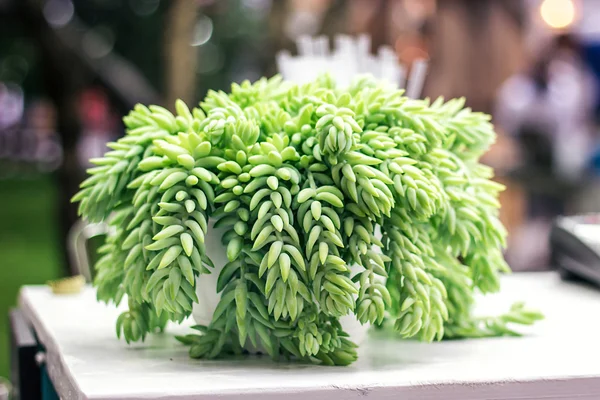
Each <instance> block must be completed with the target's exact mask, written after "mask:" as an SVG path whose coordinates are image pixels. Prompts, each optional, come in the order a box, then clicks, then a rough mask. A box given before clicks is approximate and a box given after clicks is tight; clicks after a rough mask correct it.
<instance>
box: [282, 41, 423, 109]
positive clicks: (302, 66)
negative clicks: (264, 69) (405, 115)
mask: <svg viewBox="0 0 600 400" xmlns="http://www.w3.org/2000/svg"><path fill="white" fill-rule="evenodd" d="M296 47H297V50H298V55H296V56H293V55H292V54H291V53H290V52H289V51H281V52H279V53H278V54H277V57H276V60H277V68H278V70H279V73H280V74H281V76H282V77H283V78H284V79H286V80H290V81H294V82H298V83H305V82H309V81H311V80H313V79H315V78H316V77H317V76H319V75H320V74H322V73H330V74H332V75H333V76H334V78H335V80H336V82H337V83H338V84H339V85H340V86H341V87H344V86H348V85H349V84H350V82H351V81H352V79H353V78H354V77H356V76H359V75H362V74H371V75H373V76H375V77H376V78H378V79H381V80H383V81H387V82H390V83H392V84H395V85H397V86H398V87H399V88H406V95H407V96H408V97H411V98H418V97H420V96H421V92H422V90H423V84H424V83H425V77H426V75H427V61H426V60H417V61H415V62H414V63H413V65H412V66H410V68H409V66H406V65H402V64H400V62H399V61H398V57H397V55H396V53H395V52H394V50H393V49H392V48H391V47H390V46H381V47H380V48H379V49H378V50H377V54H376V55H374V54H371V38H370V37H369V36H368V35H359V36H358V37H356V38H353V37H351V36H347V35H337V36H336V37H335V38H334V47H333V48H332V49H330V46H329V39H328V38H327V37H325V36H319V37H310V36H300V37H299V38H298V39H297V41H296ZM409 69H410V75H409V76H408V79H406V76H407V71H408V70H409Z"/></svg>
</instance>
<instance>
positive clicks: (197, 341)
mask: <svg viewBox="0 0 600 400" xmlns="http://www.w3.org/2000/svg"><path fill="white" fill-rule="evenodd" d="M123 120H124V123H125V125H126V127H127V132H126V135H125V136H124V137H123V138H121V139H119V140H118V141H117V142H114V143H110V144H109V147H110V148H111V151H109V152H107V153H106V154H105V156H104V157H102V158H99V159H94V160H92V162H93V163H94V164H95V165H96V166H95V167H94V168H91V169H90V170H89V171H88V172H89V175H90V176H89V178H88V179H87V180H86V181H84V182H83V183H82V184H81V191H80V192H79V193H78V194H77V195H76V196H75V197H74V201H78V202H79V211H80V214H81V215H82V216H84V217H85V218H87V219H88V220H90V221H93V222H98V221H103V220H105V221H107V223H108V224H109V225H110V227H111V229H110V233H109V235H108V237H107V239H106V243H105V244H104V245H103V246H102V247H101V248H100V253H101V255H102V256H101V258H100V259H99V261H98V262H97V264H96V271H97V272H96V278H95V284H96V286H97V290H98V298H99V299H100V300H103V301H107V302H109V301H112V302H115V303H119V302H120V301H121V300H122V298H123V296H124V295H127V301H128V305H129V309H128V311H126V312H124V313H123V314H122V315H121V316H120V317H119V318H118V320H117V335H119V336H121V335H123V336H124V338H125V340H126V341H127V342H130V341H137V340H143V339H144V338H145V336H146V335H147V334H149V333H151V332H155V331H158V330H162V329H163V328H164V327H165V325H166V323H167V322H168V321H175V322H181V321H183V320H184V319H186V318H187V317H189V316H190V314H191V311H192V306H193V304H194V302H197V301H198V300H197V297H196V285H197V283H198V280H201V279H203V278H204V275H205V274H209V273H211V272H212V270H213V268H214V267H215V266H214V265H213V263H212V261H211V260H210V258H209V257H208V256H207V252H206V250H207V249H206V247H205V238H206V237H207V235H212V234H214V233H213V232H211V231H210V230H209V228H208V227H209V226H210V224H209V220H211V219H212V220H213V221H216V222H215V226H216V227H219V228H224V229H225V232H226V233H225V234H224V235H223V237H222V242H223V244H224V248H226V253H227V259H228V262H227V264H226V265H224V266H222V267H223V268H222V269H221V268H220V269H219V270H220V272H219V277H218V281H217V284H216V286H215V287H214V288H213V290H214V291H215V293H217V292H219V293H221V298H220V301H219V303H218V306H217V308H216V310H215V312H214V315H213V317H212V321H211V322H210V323H209V324H208V325H206V326H195V327H194V328H195V329H196V330H197V331H198V332H197V333H196V334H190V335H187V336H184V337H180V338H179V339H180V340H181V341H182V342H184V343H186V344H189V345H190V355H191V356H192V357H197V358H213V357H218V356H220V355H222V354H227V353H241V352H243V351H244V349H247V348H255V349H256V348H259V349H263V350H264V351H265V352H267V353H268V354H270V355H271V356H272V357H273V358H275V359H277V358H279V357H294V358H299V359H305V360H308V361H311V362H315V363H323V364H327V365H347V364H350V363H352V362H353V361H354V360H355V359H356V351H355V350H356V345H355V344H354V343H353V342H352V341H351V340H350V338H349V337H348V334H347V333H345V332H344V330H343V329H342V325H341V324H340V317H343V316H346V315H353V316H355V317H356V318H357V319H358V320H359V321H360V322H361V323H363V324H365V323H370V324H373V325H377V326H380V327H387V328H389V329H394V330H396V331H397V332H398V333H399V336H402V337H414V338H418V339H421V340H425V341H431V340H435V339H437V340H440V339H443V338H445V337H450V338H457V337H482V336H492V335H516V334H518V333H517V331H515V330H514V326H513V325H511V324H531V323H533V322H534V321H535V320H537V319H539V318H541V315H540V314H539V313H537V312H535V311H531V310H528V309H527V308H525V307H524V306H523V305H522V304H516V305H513V306H512V308H510V309H509V311H508V312H507V313H506V314H504V315H500V316H497V317H491V318H475V317H474V316H473V315H472V313H471V312H472V308H473V303H474V295H475V294H476V293H477V292H478V291H479V292H482V293H487V292H494V291H497V290H498V289H499V274H500V273H501V272H508V271H509V268H508V267H507V265H506V264H505V262H504V260H503V258H502V246H503V245H504V241H505V236H506V233H505V231H504V228H503V226H502V224H501V223H500V221H499V219H498V208H499V203H498V193H499V191H501V190H502V186H501V185H499V184H498V183H495V182H494V181H492V180H491V179H492V171H491V169H490V168H488V167H486V166H484V165H482V164H480V163H479V158H480V156H481V155H482V154H483V153H484V152H485V151H486V150H487V149H488V148H489V146H490V145H491V144H492V143H493V142H494V139H495V134H494V131H493V127H492V125H491V123H490V121H489V120H490V118H489V116H487V115H485V114H481V113H477V112H473V111H471V110H470V109H468V108H465V107H464V101H463V100H462V99H458V100H450V101H448V102H444V101H443V100H442V99H438V100H436V101H435V102H433V103H430V102H429V100H413V99H409V98H407V97H405V96H403V94H402V91H401V90H398V89H395V88H394V87H392V86H389V85H386V84H383V83H380V82H377V81H375V80H374V79H372V78H368V77H367V78H360V79H357V80H356V81H355V82H354V83H353V84H352V85H351V86H350V87H349V88H337V87H335V84H334V83H333V80H332V79H331V78H320V79H318V80H317V81H315V82H312V83H309V84H304V85H296V84H291V83H289V82H284V81H282V80H281V79H280V78H278V77H275V78H272V79H268V80H267V79H261V80H259V81H257V82H256V83H254V84H250V83H249V82H244V83H243V84H241V85H237V84H233V85H232V90H231V93H230V94H226V93H224V92H214V91H211V92H209V93H208V95H207V96H206V99H205V100H204V101H203V102H202V103H201V104H200V105H199V106H198V107H196V108H193V109H192V110H190V109H189V108H188V107H187V106H186V105H185V104H184V103H183V102H181V101H178V102H177V103H176V104H175V113H174V114H173V113H171V112H170V111H168V110H167V109H165V108H162V107H159V106H148V107H146V106H144V105H137V106H136V107H135V108H134V109H133V110H132V111H131V112H130V114H129V115H127V116H126V117H125V118H124V119H123Z"/></svg>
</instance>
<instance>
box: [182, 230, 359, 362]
mask: <svg viewBox="0 0 600 400" xmlns="http://www.w3.org/2000/svg"><path fill="white" fill-rule="evenodd" d="M223 233H224V230H223V229H215V228H214V221H213V220H210V221H209V224H208V231H207V234H206V238H205V244H206V254H207V255H208V257H209V258H210V259H211V260H212V261H213V263H214V264H215V268H214V269H213V271H212V273H211V274H205V275H201V276H200V278H199V279H198V280H197V281H196V294H197V295H198V303H196V304H194V309H193V311H192V316H193V317H194V320H195V321H196V323H197V324H199V325H208V324H209V323H210V321H211V320H212V316H213V313H214V312H215V309H216V308H217V304H218V303H219V299H220V298H221V294H220V293H216V287H217V279H218V278H219V274H220V273H221V270H222V269H223V267H224V266H225V264H226V263H227V254H226V249H225V246H223V245H222V244H221V237H222V235H223ZM340 322H341V324H342V327H343V328H344V331H346V332H347V333H348V334H349V335H350V339H351V340H352V341H353V342H354V343H356V344H358V345H360V344H361V343H362V342H364V340H365V339H366V337H367V333H368V330H369V327H370V325H369V324H365V325H361V324H360V322H358V320H357V319H356V316H355V315H353V314H352V315H346V316H344V317H342V318H341V319H340ZM249 350H250V349H249Z"/></svg>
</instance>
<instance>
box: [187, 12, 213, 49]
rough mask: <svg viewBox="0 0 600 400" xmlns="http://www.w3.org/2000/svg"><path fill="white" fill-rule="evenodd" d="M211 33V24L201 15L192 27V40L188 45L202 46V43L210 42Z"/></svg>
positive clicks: (208, 19)
mask: <svg viewBox="0 0 600 400" xmlns="http://www.w3.org/2000/svg"><path fill="white" fill-rule="evenodd" d="M212 33H213V22H212V20H211V19H210V18H208V17H207V16H206V15H201V16H200V17H199V18H198V21H197V22H196V25H194V32H193V33H192V40H191V41H190V44H191V45H192V46H202V45H203V44H204V43H206V42H208V41H209V40H210V37H211V36H212Z"/></svg>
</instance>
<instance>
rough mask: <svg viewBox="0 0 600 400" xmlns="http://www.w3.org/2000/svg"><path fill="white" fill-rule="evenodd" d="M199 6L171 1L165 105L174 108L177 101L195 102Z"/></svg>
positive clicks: (183, 0)
mask: <svg viewBox="0 0 600 400" xmlns="http://www.w3.org/2000/svg"><path fill="white" fill-rule="evenodd" d="M199 4H200V3H199V2H198V1H195V0H171V1H170V3H169V9H168V11H167V15H166V22H165V26H166V30H165V37H164V50H165V51H164V63H165V64H164V65H165V74H166V77H165V78H166V79H165V85H166V87H165V101H166V105H167V106H168V107H169V108H171V109H172V108H173V107H174V104H175V100H177V99H182V100H183V101H185V102H186V103H187V104H192V103H193V102H195V100H196V99H195V96H196V89H197V85H196V75H197V74H196V64H197V59H198V51H197V49H198V48H197V47H194V46H191V45H190V42H191V40H192V37H193V33H194V25H195V23H196V21H197V19H198V8H199Z"/></svg>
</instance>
